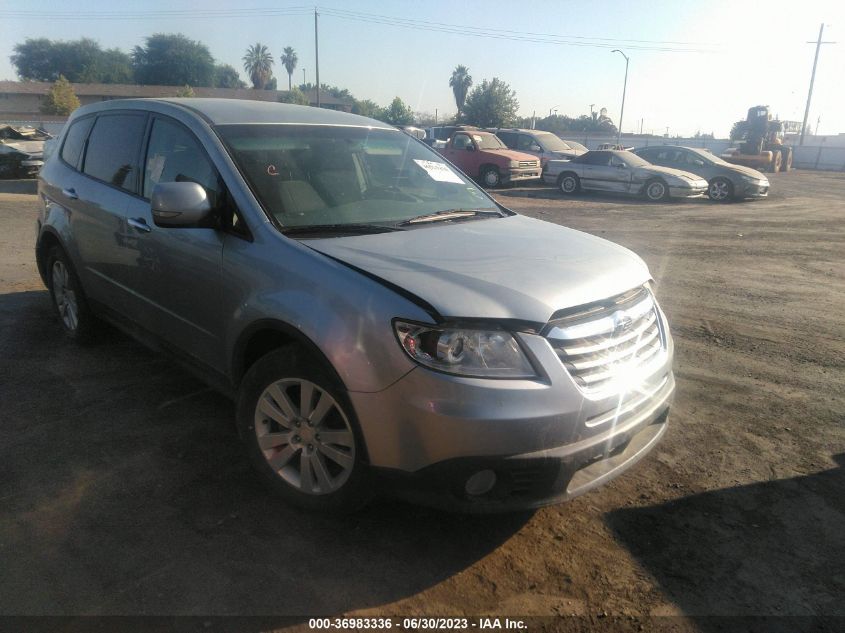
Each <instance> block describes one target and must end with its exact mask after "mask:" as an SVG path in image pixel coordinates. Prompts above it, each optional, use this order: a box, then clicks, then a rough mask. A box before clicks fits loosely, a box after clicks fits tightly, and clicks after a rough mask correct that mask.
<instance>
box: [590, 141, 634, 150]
mask: <svg viewBox="0 0 845 633" xmlns="http://www.w3.org/2000/svg"><path fill="white" fill-rule="evenodd" d="M596 149H602V150H603V149H609V150H615V151H617V152H630V151H631V150H632V149H634V148H633V147H625V146H624V145H620V144H619V143H600V144H599V146H598V147H597V148H596Z"/></svg>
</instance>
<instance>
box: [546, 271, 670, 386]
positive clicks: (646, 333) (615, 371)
mask: <svg viewBox="0 0 845 633" xmlns="http://www.w3.org/2000/svg"><path fill="white" fill-rule="evenodd" d="M661 328H662V325H661V323H660V319H659V318H658V315H657V306H656V304H655V302H654V297H652V295H651V293H650V292H649V291H648V290H647V289H646V288H644V287H641V288H635V289H633V290H630V291H628V292H625V293H623V294H621V295H617V296H615V297H612V298H610V299H608V300H606V301H600V302H597V303H594V304H591V305H588V306H582V307H580V308H575V309H573V310H571V311H568V312H566V313H564V314H562V315H560V316H558V317H557V318H553V319H552V321H550V322H549V324H548V325H547V326H546V328H545V329H544V334H545V336H546V338H547V339H548V341H549V343H551V345H552V347H553V348H554V350H555V352H556V353H557V355H558V358H560V360H561V362H562V363H563V365H564V367H566V369H567V371H568V372H569V374H570V375H571V376H572V378H573V379H574V380H575V382H576V383H577V384H578V386H579V387H580V388H581V390H582V391H586V392H599V391H602V390H604V389H607V388H609V387H610V386H611V385H613V384H614V383H616V382H618V381H625V382H628V381H631V380H636V379H638V378H640V377H642V378H644V377H645V376H646V375H647V374H648V373H650V371H651V366H653V365H655V364H656V363H657V362H659V361H660V360H661V359H662V357H663V353H664V352H665V349H666V342H665V336H664V334H663V332H662V329H661Z"/></svg>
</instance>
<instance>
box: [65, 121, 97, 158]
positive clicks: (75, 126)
mask: <svg viewBox="0 0 845 633" xmlns="http://www.w3.org/2000/svg"><path fill="white" fill-rule="evenodd" d="M93 123H94V117H88V118H86V119H80V120H79V121H74V122H73V123H72V124H71V126H70V129H68V131H67V135H66V136H65V143H64V145H62V160H63V161H65V162H66V163H67V164H68V165H70V166H71V167H74V168H78V167H79V157H80V156H81V155H82V146H83V145H84V144H85V139H86V138H88V132H90V131H91V125H92V124H93Z"/></svg>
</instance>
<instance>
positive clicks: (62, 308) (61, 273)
mask: <svg viewBox="0 0 845 633" xmlns="http://www.w3.org/2000/svg"><path fill="white" fill-rule="evenodd" d="M52 282H53V298H54V299H55V301H56V308H57V309H58V311H59V317H60V318H61V319H62V323H64V326H65V327H66V328H67V329H68V330H70V331H71V332H73V331H75V330H76V328H77V327H79V304H78V303H77V300H76V293H75V292H74V291H73V290H72V289H71V288H70V275H69V273H68V269H67V266H65V264H64V262H62V261H61V260H58V259H57V260H56V261H54V262H53V270H52Z"/></svg>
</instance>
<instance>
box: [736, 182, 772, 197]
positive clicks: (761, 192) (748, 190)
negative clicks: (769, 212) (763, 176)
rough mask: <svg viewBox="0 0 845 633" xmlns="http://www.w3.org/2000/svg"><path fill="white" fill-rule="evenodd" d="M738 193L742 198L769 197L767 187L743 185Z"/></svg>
mask: <svg viewBox="0 0 845 633" xmlns="http://www.w3.org/2000/svg"><path fill="white" fill-rule="evenodd" d="M738 193H739V196H740V197H742V198H767V197H768V196H769V185H768V184H767V185H762V186H761V185H755V184H751V183H747V184H744V186H743V187H742V188H741V189H740V190H739V192H738Z"/></svg>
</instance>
